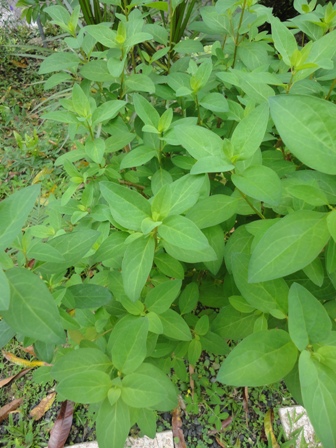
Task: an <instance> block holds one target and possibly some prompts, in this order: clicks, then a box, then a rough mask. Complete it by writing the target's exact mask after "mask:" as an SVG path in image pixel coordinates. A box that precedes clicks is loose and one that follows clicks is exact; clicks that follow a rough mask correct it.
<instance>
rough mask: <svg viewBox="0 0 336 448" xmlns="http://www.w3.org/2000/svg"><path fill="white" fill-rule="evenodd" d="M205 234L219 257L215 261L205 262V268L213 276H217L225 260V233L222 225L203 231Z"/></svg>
mask: <svg viewBox="0 0 336 448" xmlns="http://www.w3.org/2000/svg"><path fill="white" fill-rule="evenodd" d="M203 233H204V235H205V236H206V238H207V239H208V241H209V244H210V246H211V247H212V248H213V250H214V251H215V253H216V255H217V259H216V260H213V261H204V264H205V266H206V267H207V269H209V271H210V272H211V274H213V275H216V274H217V273H218V271H219V270H220V268H221V266H222V264H223V259H224V250H225V248H224V243H225V241H224V232H223V229H222V227H221V226H220V225H217V226H213V227H207V228H206V229H203Z"/></svg>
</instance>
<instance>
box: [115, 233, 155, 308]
mask: <svg viewBox="0 0 336 448" xmlns="http://www.w3.org/2000/svg"><path fill="white" fill-rule="evenodd" d="M154 250H155V241H154V239H153V238H152V237H151V236H150V237H148V238H145V237H140V238H138V239H136V240H134V241H132V242H131V243H129V244H128V246H127V248H126V251H125V255H124V259H123V261H122V279H123V284H124V289H125V292H126V294H127V296H128V297H129V298H130V299H131V300H132V301H133V302H135V301H136V300H138V298H139V297H140V294H141V291H142V288H143V287H144V286H145V283H146V281H147V277H148V275H149V273H150V271H151V269H152V266H153V259H154Z"/></svg>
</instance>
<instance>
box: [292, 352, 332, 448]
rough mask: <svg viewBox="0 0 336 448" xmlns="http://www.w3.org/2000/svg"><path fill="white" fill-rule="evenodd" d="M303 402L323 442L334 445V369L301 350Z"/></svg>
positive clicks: (300, 371) (300, 370)
mask: <svg viewBox="0 0 336 448" xmlns="http://www.w3.org/2000/svg"><path fill="white" fill-rule="evenodd" d="M299 374H300V384H301V393H302V399H303V405H304V407H305V409H306V410H307V413H308V417H309V418H310V421H311V422H312V424H313V426H314V429H315V432H316V434H317V436H318V438H319V439H320V440H321V442H322V444H323V446H325V447H333V446H336V420H335V418H336V378H335V371H334V370H332V369H330V368H329V367H327V366H324V365H323V364H321V363H319V362H318V361H317V359H315V358H314V355H313V354H312V353H310V352H308V351H306V350H304V351H303V352H302V353H301V355H300V359H299Z"/></svg>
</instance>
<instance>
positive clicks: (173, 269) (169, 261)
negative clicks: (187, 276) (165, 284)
mask: <svg viewBox="0 0 336 448" xmlns="http://www.w3.org/2000/svg"><path fill="white" fill-rule="evenodd" d="M154 263H155V265H156V267H157V268H158V269H159V271H160V272H162V274H164V275H168V277H173V278H179V279H183V278H184V269H183V266H182V264H181V263H180V262H179V261H178V260H176V259H175V258H173V257H171V256H170V255H168V254H165V253H158V254H155V257H154Z"/></svg>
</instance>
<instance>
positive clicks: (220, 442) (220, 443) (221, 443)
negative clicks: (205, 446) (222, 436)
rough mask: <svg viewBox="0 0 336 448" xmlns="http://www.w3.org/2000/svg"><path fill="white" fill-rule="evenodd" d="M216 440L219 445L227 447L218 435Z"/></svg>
mask: <svg viewBox="0 0 336 448" xmlns="http://www.w3.org/2000/svg"><path fill="white" fill-rule="evenodd" d="M216 442H217V443H218V445H219V446H222V447H223V448H226V445H224V442H222V441H221V440H219V438H218V437H216Z"/></svg>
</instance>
